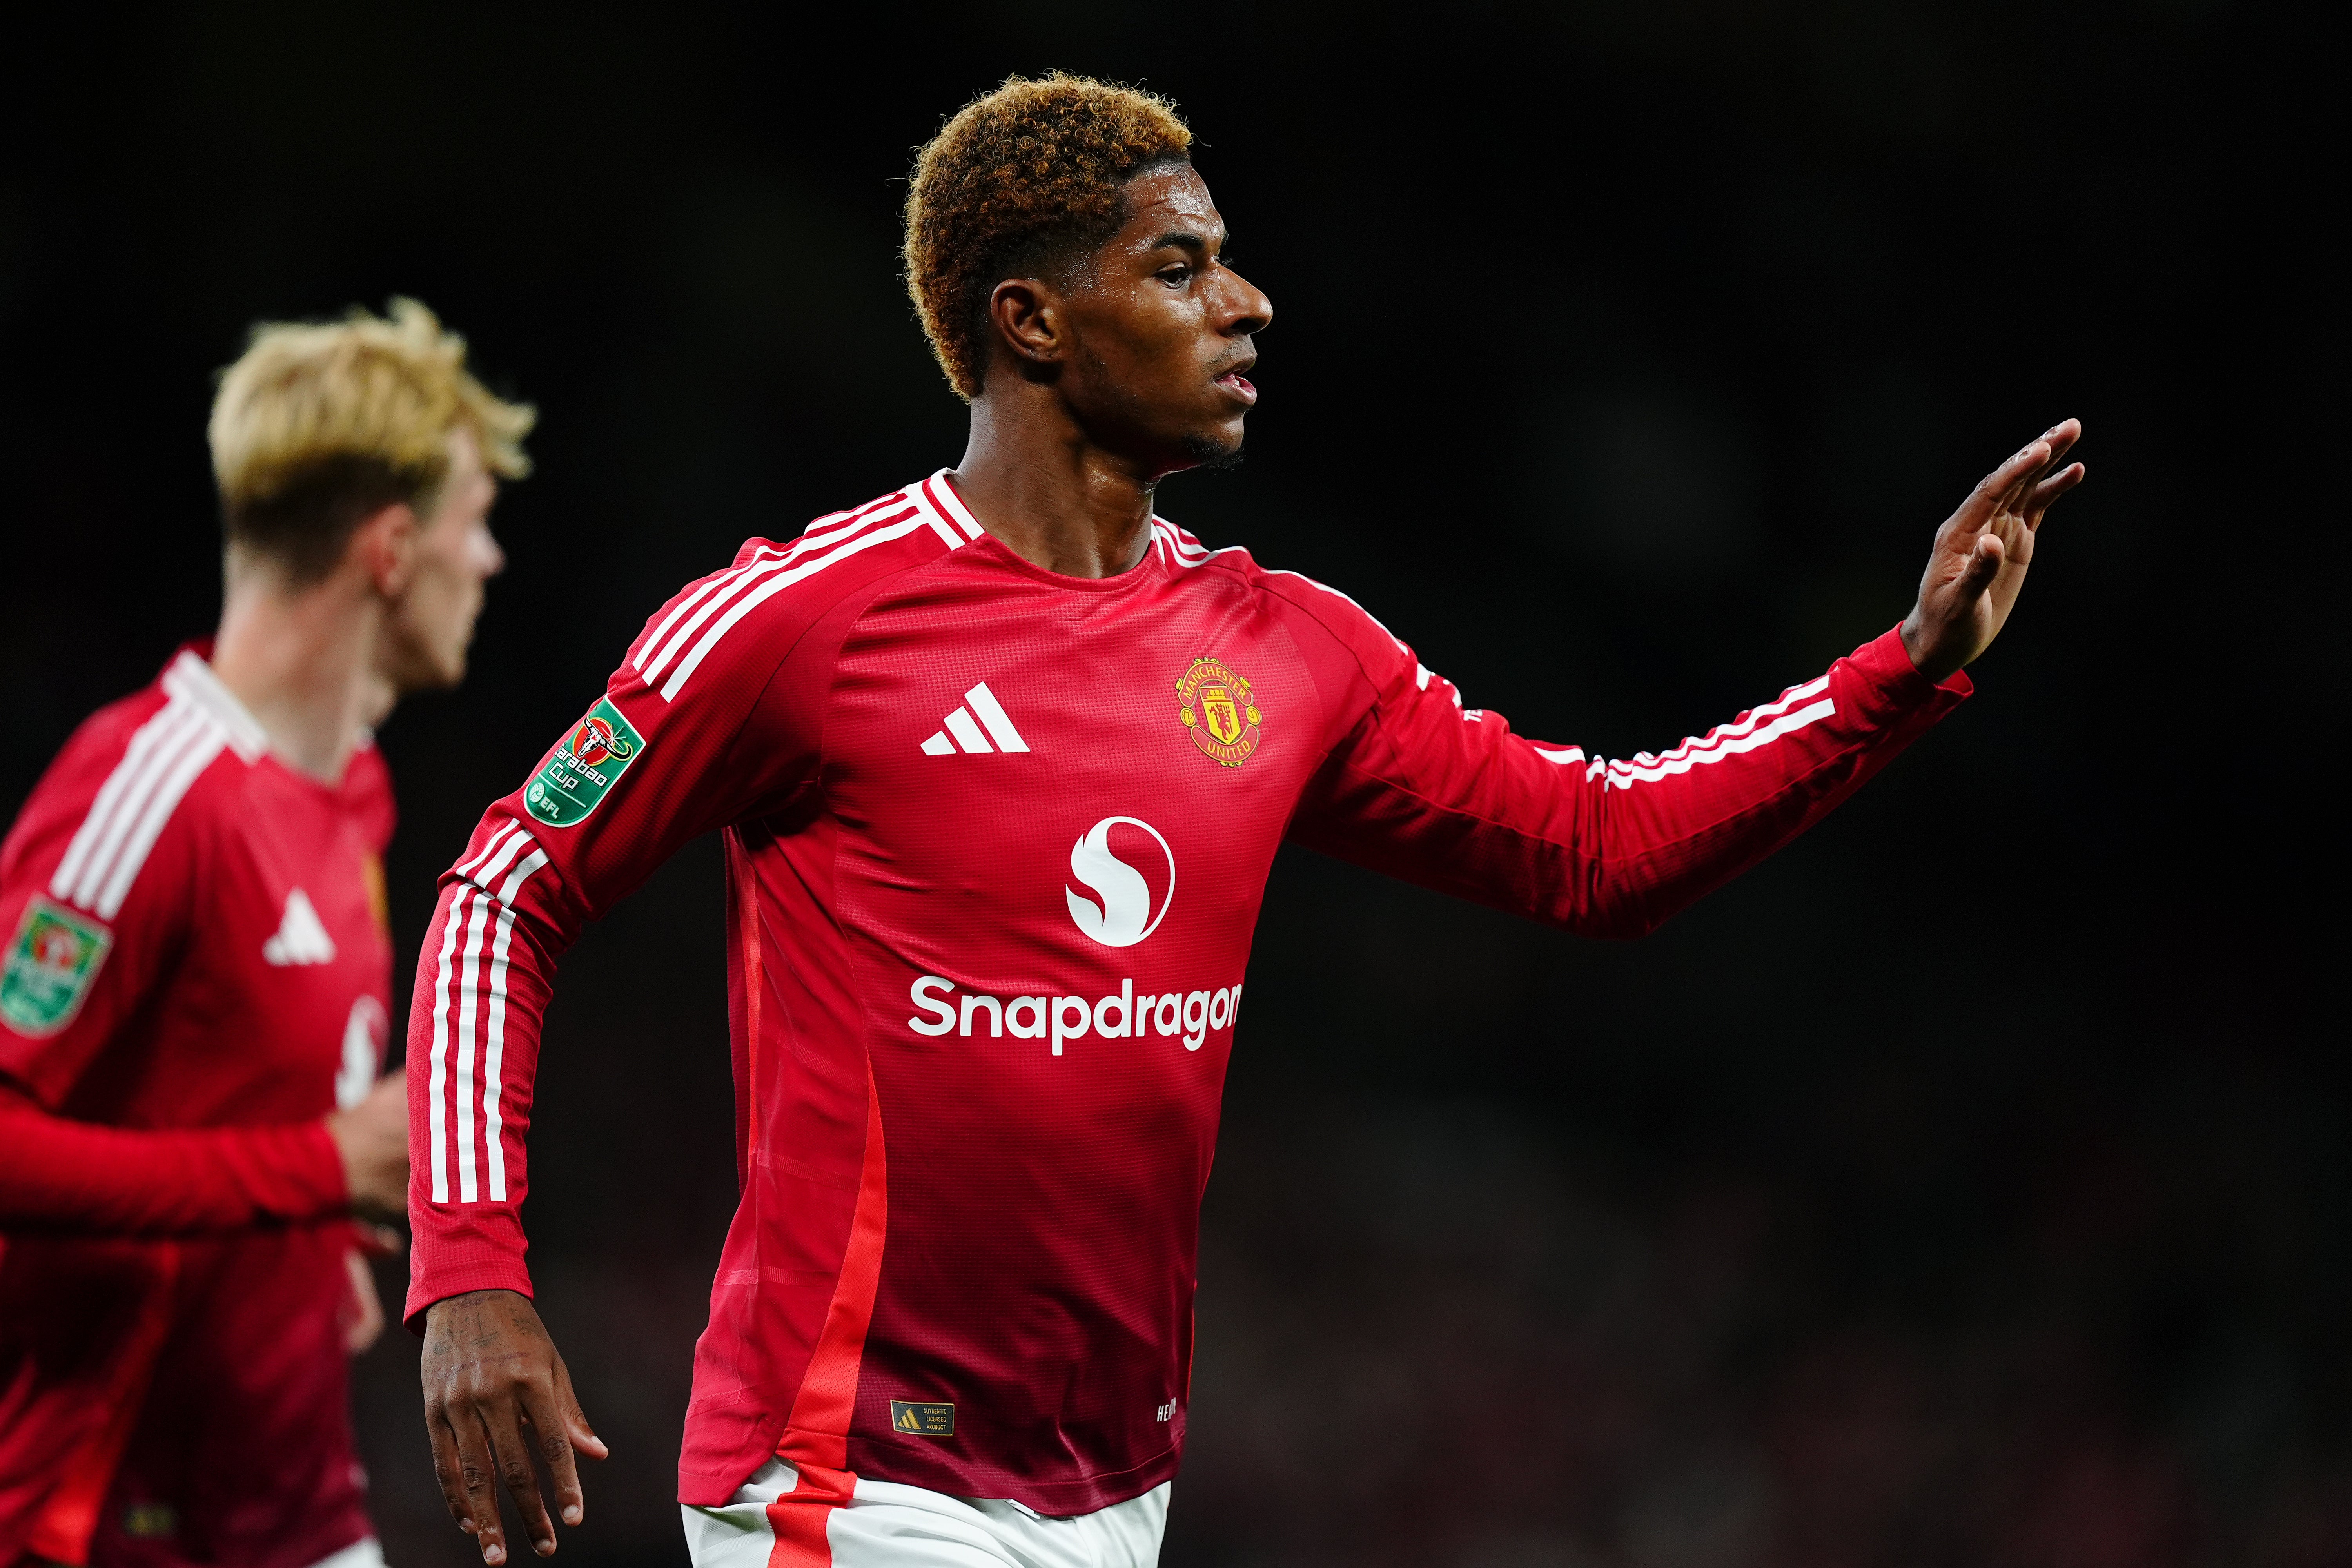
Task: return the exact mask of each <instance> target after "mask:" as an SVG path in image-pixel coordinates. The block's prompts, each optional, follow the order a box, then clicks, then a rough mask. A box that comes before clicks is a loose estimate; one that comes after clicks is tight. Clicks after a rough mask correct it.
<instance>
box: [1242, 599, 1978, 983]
mask: <svg viewBox="0 0 2352 1568" xmlns="http://www.w3.org/2000/svg"><path fill="white" fill-rule="evenodd" d="M1285 582H1286V583H1287V584H1297V585H1299V592H1297V594H1296V595H1293V594H1291V593H1289V592H1287V591H1285V592H1284V594H1283V596H1285V597H1286V598H1291V599H1292V601H1293V602H1294V603H1295V604H1297V606H1298V607H1299V608H1301V609H1302V610H1305V611H1307V613H1308V614H1309V615H1310V616H1312V617H1313V618H1314V619H1315V620H1316V621H1317V622H1318V624H1320V625H1321V626H1323V627H1324V628H1325V629H1326V630H1327V631H1328V633H1329V634H1330V636H1331V638H1332V639H1333V640H1334V641H1336V642H1337V643H1338V644H1339V648H1338V649H1335V650H1333V652H1332V655H1331V657H1329V658H1327V659H1325V660H1323V661H1321V662H1322V665H1323V668H1324V669H1325V671H1326V675H1325V677H1324V679H1330V680H1332V681H1333V682H1334V684H1335V685H1336V686H1337V687H1338V688H1339V689H1338V690H1335V691H1333V692H1331V693H1328V695H1329V696H1330V697H1332V698H1333V699H1335V701H1334V703H1333V710H1334V712H1335V715H1336V717H1335V724H1334V733H1333V734H1331V735H1330V736H1328V737H1327V743H1328V746H1329V752H1328V755H1327V757H1326V758H1325V760H1324V763H1323V765H1322V767H1321V769H1320V770H1319V771H1318V773H1317V775H1316V777H1315V779H1314V780H1313V782H1312V783H1311V784H1310V785H1309V786H1308V789H1307V795H1306V798H1305V799H1304V800H1303V801H1302V803H1301V805H1300V807H1299V810H1298V813H1297V816H1296V818H1295V819H1294V821H1293V824H1292V827H1291V837H1292V838H1293V840H1294V841H1296V842H1297V843H1300V844H1303V845H1306V846H1307V847H1309V848H1314V849H1318V850H1322V851H1324V852H1326V853H1328V854H1331V855H1334V856H1337V857H1339V858H1341V859H1345V860H1350V861H1354V862H1356V863H1357V864H1360V865H1363V866H1368V867H1370V868H1373V869H1375V870H1379V871H1382V872H1386V873H1388V874H1390V875H1392V876H1396V877H1400V878H1402V879H1405V880H1407V881H1412V882H1416V883H1419V884H1421V885H1422V886H1423V887H1429V888H1434V889H1439V890H1440V891H1443V892H1448V893H1453V894H1455V895H1458V896H1460V897H1463V898H1466V899H1471V900H1475V901H1477V902H1480V903H1484V904H1488V905H1491V906H1493V907H1495V908H1497V909H1502V910H1510V911H1511V912H1513V913H1517V914H1522V915H1527V916H1530V917H1532V918H1534V919H1537V920H1540V921H1548V922H1549V923H1551V924H1554V925H1559V926H1564V927H1567V928H1569V929H1570V930H1572V931H1580V932H1582V933H1584V934H1586V935H1591V936H1603V937H1633V936H1640V935H1643V933H1645V932H1647V931H1654V930H1655V929H1656V928H1657V927H1658V926H1659V925H1660V924H1662V923H1663V922H1664V921H1665V920H1666V919H1667V917H1669V916H1671V915H1673V914H1674V913H1675V911H1676V910H1681V909H1682V908H1683V907H1684V906H1685V905H1687V904H1689V903H1691V902H1692V901H1693V900H1696V899H1697V898H1699V897H1700V896H1701V895H1702V894H1705V893H1706V892H1709V891H1711V890H1712V889H1716V888H1718V887H1720V886H1722V885H1723V884H1724V883H1725V882H1727V881H1729V880H1730V879H1732V878H1733V877H1736V876H1738V874H1739V873H1740V872H1741V871H1744V870H1746V869H1747V868H1748V867H1750V866H1753V865H1755V864H1756V863H1757V862H1758V861H1759V860H1761V859H1763V858H1765V857H1766V856H1768V855H1769V854H1771V853H1772V852H1773V851H1774V850H1775V849H1778V848H1780V847H1781V846H1782V845H1784V844H1786V843H1788V842H1789V841H1790V839H1791V838H1794V837H1796V836H1797V835H1798V834H1800V833H1802V832H1803V831H1804V830H1805V829H1806V828H1807V827H1810V826H1812V824H1814V823H1815V822H1817V821H1819V820H1820V819H1821V818H1822V816H1825V815H1827V813H1828V812H1829V811H1830V810H1831V808H1832V807H1833V806H1835V805H1837V804H1838V803H1839V802H1840V801H1842V800H1843V799H1844V798H1845V797H1846V796H1847V795H1851V794H1852V793H1853V791H1854V789H1855V788H1856V787H1858V786H1859V785H1860V784H1862V782H1863V781H1864V779H1867V778H1868V777H1870V775H1871V774H1873V773H1876V772H1877V771H1878V770H1879V769H1880V768H1882V767H1884V766H1885V765H1886V763H1888V762H1889V761H1890V760H1892V759H1893V758H1894V756H1895V754H1896V753H1897V752H1900V751H1902V750H1903V748H1904V747H1905V746H1906V745H1908V744H1910V742H1912V741H1913V740H1914V739H1916V737H1917V736H1918V735H1919V734H1920V733H1922V732H1923V731H1925V730H1927V727H1928V726H1929V725H1931V724H1933V723H1935V722H1936V721H1937V720H1938V719H1940V718H1942V717H1943V716H1944V715H1945V714H1946V713H1948V712H1949V711H1950V710H1952V709H1953V708H1954V707H1956V706H1957V705H1958V703H1959V702H1960V701H1961V700H1962V699H1964V698H1965V697H1966V696H1967V695H1968V694H1969V690H1970V687H1969V680H1968V678H1967V677H1966V676H1965V675H1955V676H1953V677H1952V678H1951V679H1948V680H1947V681H1945V682H1943V683H1942V684H1941V685H1937V684H1936V683H1934V682H1931V681H1929V680H1928V679H1927V678H1926V677H1925V676H1923V675H1921V674H1920V673H1919V672H1918V671H1917V669H1916V668H1914V667H1913V666H1912V663H1911V659H1910V656H1909V655H1908V654H1906V652H1905V651H1904V648H1903V643H1902V639H1901V638H1900V637H1897V636H1896V635H1895V633H1894V632H1892V631H1890V632H1888V633H1887V634H1886V635H1885V636H1884V637H1879V638H1878V639H1876V640H1875V641H1874V642H1870V643H1865V644H1864V646H1863V647H1859V648H1856V649H1855V650H1854V651H1853V654H1852V655H1850V656H1849V657H1847V658H1842V659H1839V660H1838V661H1837V662H1836V663H1835V664H1833V665H1832V666H1831V667H1830V669H1829V672H1828V673H1827V674H1825V675H1822V676H1821V677H1819V678H1818V679H1813V680H1809V681H1807V682H1805V683H1804V684H1803V685H1801V686H1792V687H1790V689H1787V690H1786V691H1783V692H1782V693H1781V694H1780V696H1779V697H1778V698H1777V699H1775V700H1772V701H1770V702H1768V703H1765V704H1764V705H1763V706H1761V707H1759V708H1753V709H1750V710H1748V711H1747V712H1745V713H1742V714H1740V715H1739V717H1738V718H1737V719H1736V720H1734V721H1731V722H1730V723H1728V724H1725V725H1722V726H1720V727H1719V728H1717V729H1714V730H1711V731H1708V732H1707V733H1706V736H1704V737H1702V738H1694V739H1689V740H1685V742H1683V743H1682V744H1681V745H1679V746H1677V747H1675V749H1674V750H1672V751H1670V752H1664V753H1662V754H1658V755H1653V754H1651V753H1650V752H1640V753H1638V754H1636V755H1634V756H1633V757H1630V758H1627V759H1624V760H1622V761H1612V760H1611V759H1609V758H1606V757H1602V756H1598V755H1593V754H1590V753H1588V752H1586V751H1585V750H1584V749H1583V748H1582V747H1580V746H1563V745H1551V744H1548V743H1545V742H1535V741H1530V740H1528V739H1526V738H1524V737H1522V736H1518V735H1515V734H1513V733H1512V732H1511V729H1510V726H1509V724H1508V723H1507V722H1506V721H1505V720H1504V719H1503V717H1502V716H1501V715H1500V714H1498V713H1492V712H1486V711H1483V710H1478V709H1475V708H1465V707H1464V706H1463V705H1462V699H1461V696H1460V694H1459V693H1458V692H1456V691H1455V690H1454V687H1453V685H1452V684H1451V683H1450V682H1448V681H1446V680H1444V679H1441V678H1439V677H1437V676H1435V675H1433V674H1432V673H1431V672H1430V671H1429V670H1428V669H1426V668H1423V666H1422V665H1421V664H1420V662H1419V661H1418V660H1417V659H1415V658H1414V657H1413V654H1412V649H1411V648H1409V647H1405V645H1404V644H1402V643H1401V642H1398V641H1397V640H1396V639H1395V638H1394V637H1391V636H1390V635H1389V634H1388V633H1387V631H1386V630H1385V629H1383V628H1382V627H1381V626H1380V624H1379V623H1378V622H1376V621H1374V620H1373V619H1372V618H1371V617H1370V616H1368V615H1365V614H1364V613H1363V612H1362V611H1361V610H1360V609H1358V608H1357V607H1356V606H1355V605H1353V603H1352V602H1350V601H1348V600H1346V599H1344V598H1343V597H1341V596H1340V595H1337V594H1333V593H1331V592H1330V591H1329V590H1328V589H1322V588H1320V587H1319V585H1317V584H1311V583H1308V582H1307V580H1306V579H1304V578H1293V577H1286V579H1285ZM1318 595H1319V596H1320V599H1319V601H1318Z"/></svg>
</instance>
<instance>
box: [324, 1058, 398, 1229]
mask: <svg viewBox="0 0 2352 1568" xmlns="http://www.w3.org/2000/svg"><path fill="white" fill-rule="evenodd" d="M327 1136H329V1137H330V1138H332V1139H333V1140H334V1141H335V1152H337V1153H339V1154H341V1156H342V1157H343V1185H344V1187H345V1188H346V1189H347V1190H348V1191H349V1192H350V1193H351V1194H352V1213H353V1214H355V1215H360V1216H362V1218H365V1219H376V1220H389V1219H406V1218H407V1217H408V1085H407V1083H406V1081H405V1080H404V1079H403V1077H402V1075H400V1074H399V1073H393V1074H391V1075H390V1076H388V1077H385V1078H381V1079H377V1080H376V1085H375V1087H374V1088H373V1089H370V1090H368V1097H367V1098H366V1099H365V1100H361V1101H360V1102H359V1103H358V1104H357V1105H354V1106H352V1108H351V1109H350V1110H338V1111H336V1112H335V1113H334V1114H333V1115H332V1116H330V1117H328V1118H327Z"/></svg>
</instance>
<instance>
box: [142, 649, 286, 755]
mask: <svg viewBox="0 0 2352 1568" xmlns="http://www.w3.org/2000/svg"><path fill="white" fill-rule="evenodd" d="M163 690H164V692H165V694H166V695H168V696H171V697H173V698H176V699H177V700H180V701H182V702H185V703H188V704H190V705H191V706H193V707H195V708H198V709H201V710H203V711H204V713H205V717H207V718H209V719H211V720H212V721H214V722H215V723H216V724H218V725H219V726H220V729H221V733H222V734H223V735H225V736H226V737H227V740H228V743H229V747H230V749H231V750H233V751H235V752H236V754H237V755H238V756H239V757H242V758H243V759H244V760H245V761H247V762H248V763H254V762H258V761H260V760H261V757H262V754H263V753H264V752H268V750H269V732H268V731H266V730H264V729H263V728H262V727H261V721H260V720H258V719H257V718H255V717H254V716H253V714H252V713H251V712H250V711H248V710H247V708H246V706H245V704H244V703H242V702H239V701H238V700H236V692H234V691H231V690H230V689H228V688H227V687H226V686H225V685H223V684H222V682H221V678H220V677H219V676H217V675H215V674H214V673H213V667H212V666H211V665H209V664H206V663H205V661H204V660H203V659H201V658H197V657H196V656H195V654H194V652H193V651H192V650H189V649H185V648H184V649H182V650H181V652H180V657H179V658H175V659H173V661H172V663H171V665H170V667H169V668H166V669H165V670H164V671H163Z"/></svg>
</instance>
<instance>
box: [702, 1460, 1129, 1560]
mask: <svg viewBox="0 0 2352 1568" xmlns="http://www.w3.org/2000/svg"><path fill="white" fill-rule="evenodd" d="M799 1483H800V1474H799V1472H798V1471H796V1470H794V1469H793V1467H792V1466H790V1465H788V1464H786V1463H784V1461H782V1459H771V1460H769V1461H768V1462H767V1463H766V1464H764V1465H762V1466H761V1467H760V1469H759V1472H758V1473H757V1474H756V1475H754V1476H753V1477H752V1478H751V1479H750V1480H749V1481H747V1482H745V1483H744V1485H743V1488H742V1489H741V1490H740V1491H738V1492H737V1493H736V1494H735V1500H734V1501H732V1502H730V1503H729V1504H728V1505H727V1506H726V1507H724V1508H694V1507H690V1506H688V1505H687V1504H684V1503H681V1504H679V1505H678V1512H679V1513H681V1514H682V1515H684V1516H685V1519H686V1547H687V1551H688V1553H689V1554H690V1555H691V1556H692V1557H693V1559H694V1568H767V1565H768V1560H769V1555H770V1553H771V1552H773V1551H774V1550H775V1545H776V1532H775V1529H774V1527H773V1526H772V1525H771V1524H770V1523H769V1522H768V1510H767V1505H768V1504H769V1503H772V1502H773V1501H775V1500H776V1499H778V1498H779V1497H782V1495H783V1494H784V1493H786V1492H789V1491H791V1490H792V1489H793V1488H794V1487H795V1486H797V1485H798V1484H799ZM1173 1484H1174V1483H1173V1482H1171V1481H1162V1482H1160V1484H1159V1485H1158V1486H1156V1487H1154V1488H1152V1489H1150V1491H1148V1492H1146V1493H1144V1494H1143V1495H1142V1496H1141V1497H1139V1498H1130V1499H1129V1500H1127V1501H1125V1502H1122V1503H1114V1504H1113V1505H1111V1506H1110V1507H1109V1508H1106V1509H1100V1510H1097V1511H1095V1512H1093V1513H1082V1514H1079V1515H1077V1516H1076V1518H1073V1519H1053V1518H1048V1517H1047V1516H1046V1515H1045V1514H1041V1513H1034V1512H1032V1511H1031V1510H1028V1509H1025V1508H1024V1507H1022V1506H1021V1505H1020V1504H1019V1503H1017V1502H1003V1501H998V1500H992V1499H988V1498H960V1497H950V1496H948V1495H947V1494H946V1493H945V1492H934V1491H926V1490H924V1489H922V1488H921V1487H907V1486H900V1485H898V1483H897V1482H896V1481H872V1480H866V1479H863V1478H860V1479H859V1480H858V1482H857V1490H856V1494H855V1496H853V1497H852V1498H851V1500H850V1501H849V1503H848V1505H847V1506H846V1507H843V1508H836V1509H835V1510H833V1511H832V1513H831V1514H829V1515H828V1516H827V1517H826V1519H825V1527H824V1533H825V1541H826V1543H827V1544H828V1545H829V1546H831V1547H832V1549H833V1563H834V1568H1155V1565H1156V1564H1157V1563H1159V1561H1160V1534H1161V1532H1162V1531H1165V1530H1166V1529H1167V1528H1168V1491H1169V1488H1170V1487H1171V1486H1172V1485H1173Z"/></svg>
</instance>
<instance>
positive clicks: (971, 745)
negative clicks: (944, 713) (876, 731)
mask: <svg viewBox="0 0 2352 1568" xmlns="http://www.w3.org/2000/svg"><path fill="white" fill-rule="evenodd" d="M963 700H964V701H965V702H966V703H967V704H968V706H966V707H962V708H959V709H957V710H955V711H954V712H952V713H950V714H949V715H948V721H947V724H946V725H945V727H943V728H941V729H939V730H935V731H932V733H931V738H930V739H929V740H928V741H926V742H923V755H925V756H927V757H952V756H954V755H955V754H956V751H957V749H958V748H959V747H961V749H962V750H963V751H964V752H966V753H968V754H971V755H975V756H976V755H978V754H979V753H980V752H1025V751H1027V750H1028V749H1029V742H1026V741H1024V740H1023V739H1022V738H1021V731H1018V730H1016V729H1014V728H1013V721H1012V720H1010V719H1008V718H1006V717H1005V715H1004V705H1003V703H1001V702H999V701H997V700H996V693H995V692H993V691H991V690H990V689H988V682H986V681H985V680H983V681H982V682H981V683H980V684H979V685H978V686H975V687H973V688H972V689H971V690H970V691H967V692H965V693H964V694H963ZM974 714H978V715H979V718H978V719H977V720H975V719H974V718H973V717H972V715H974ZM983 724H985V725H986V726H988V732H987V733H986V734H982V733H981V726H982V725H983ZM950 735H952V736H954V737H955V739H953V740H950V739H948V737H949V736H950ZM991 741H994V742H996V743H995V744H994V745H990V744H989V742H991Z"/></svg>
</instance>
